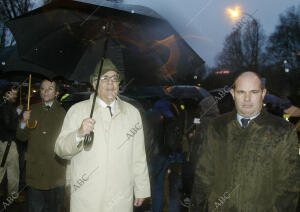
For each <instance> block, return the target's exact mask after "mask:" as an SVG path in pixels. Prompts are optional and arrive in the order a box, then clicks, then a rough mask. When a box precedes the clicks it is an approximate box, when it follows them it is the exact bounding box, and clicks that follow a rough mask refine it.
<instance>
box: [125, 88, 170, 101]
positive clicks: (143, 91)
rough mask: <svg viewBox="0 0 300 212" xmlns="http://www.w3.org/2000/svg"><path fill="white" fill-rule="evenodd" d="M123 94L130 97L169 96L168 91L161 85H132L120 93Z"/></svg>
mask: <svg viewBox="0 0 300 212" xmlns="http://www.w3.org/2000/svg"><path fill="white" fill-rule="evenodd" d="M122 94H123V95H125V96H129V97H132V98H162V97H165V98H168V97H171V96H170V95H169V93H168V92H167V91H166V90H165V89H164V88H162V87H159V86H156V87H133V88H129V89H126V90H125V92H123V93H122Z"/></svg>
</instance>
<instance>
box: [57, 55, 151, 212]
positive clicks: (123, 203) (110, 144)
mask: <svg viewBox="0 0 300 212" xmlns="http://www.w3.org/2000/svg"><path fill="white" fill-rule="evenodd" d="M99 71H100V63H99V64H98V65H97V66H96V68H95V73H94V74H92V75H91V76H90V82H91V84H92V85H93V87H94V89H95V88H96V83H97V75H98V73H99ZM119 81H120V76H119V71H118V70H117V68H116V67H115V65H114V64H113V63H112V62H111V61H110V60H109V59H104V61H103V68H102V71H101V77H100V82H99V88H98V96H97V98H96V104H95V109H94V115H93V118H87V117H89V115H90V110H91V107H92V100H93V95H94V94H92V95H91V97H90V100H86V101H83V102H80V103H77V104H75V105H73V106H72V107H71V108H70V110H69V111H68V113H67V115H66V118H65V120H64V124H63V127H62V130H61V133H60V135H59V137H58V139H57V141H56V145H55V152H56V153H57V154H58V155H59V156H60V157H62V158H65V159H70V160H71V170H70V174H71V177H70V178H71V205H70V207H71V212H82V211H89V212H98V211H103V212H105V211H122V212H131V211H133V202H134V206H137V207H138V206H141V205H142V203H143V201H144V198H146V197H149V196H150V184H149V176H148V167H147V163H146V154H145V147H144V133H143V129H142V121H141V117H140V114H139V112H138V110H137V109H136V108H135V107H133V106H132V105H130V104H129V103H127V102H124V101H122V100H121V99H120V98H119V97H118V96H117V94H118V90H119ZM92 131H93V132H94V141H93V145H92V147H91V148H90V149H89V150H88V151H87V150H86V149H84V148H83V140H84V136H85V135H87V134H89V133H90V132H92ZM133 197H135V200H133Z"/></svg>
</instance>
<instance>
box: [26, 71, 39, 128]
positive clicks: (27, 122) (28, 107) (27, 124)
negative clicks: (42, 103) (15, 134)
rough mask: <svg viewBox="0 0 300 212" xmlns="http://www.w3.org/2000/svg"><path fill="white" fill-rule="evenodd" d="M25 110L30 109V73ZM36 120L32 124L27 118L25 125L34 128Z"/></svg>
mask: <svg viewBox="0 0 300 212" xmlns="http://www.w3.org/2000/svg"><path fill="white" fill-rule="evenodd" d="M27 95H28V96H27V110H29V109H30V95H31V74H29V82H28V93H27ZM37 123H38V122H37V120H34V123H33V125H32V126H30V124H29V120H27V121H26V127H27V128H29V129H34V128H36V126H37Z"/></svg>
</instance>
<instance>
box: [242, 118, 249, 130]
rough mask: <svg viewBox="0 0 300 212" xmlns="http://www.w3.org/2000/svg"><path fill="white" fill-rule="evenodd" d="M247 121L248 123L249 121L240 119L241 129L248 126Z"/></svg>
mask: <svg viewBox="0 0 300 212" xmlns="http://www.w3.org/2000/svg"><path fill="white" fill-rule="evenodd" d="M249 121H250V119H244V118H242V119H241V122H242V127H243V128H246V127H247V125H248V123H249Z"/></svg>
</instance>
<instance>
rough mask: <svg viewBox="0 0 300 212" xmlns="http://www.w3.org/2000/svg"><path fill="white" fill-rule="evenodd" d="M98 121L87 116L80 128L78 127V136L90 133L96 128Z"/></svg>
mask: <svg viewBox="0 0 300 212" xmlns="http://www.w3.org/2000/svg"><path fill="white" fill-rule="evenodd" d="M95 123H96V121H95V120H94V119H92V118H86V119H84V120H83V121H82V123H81V126H80V128H79V129H78V136H84V135H87V134H90V132H91V131H93V130H94V125H95Z"/></svg>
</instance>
